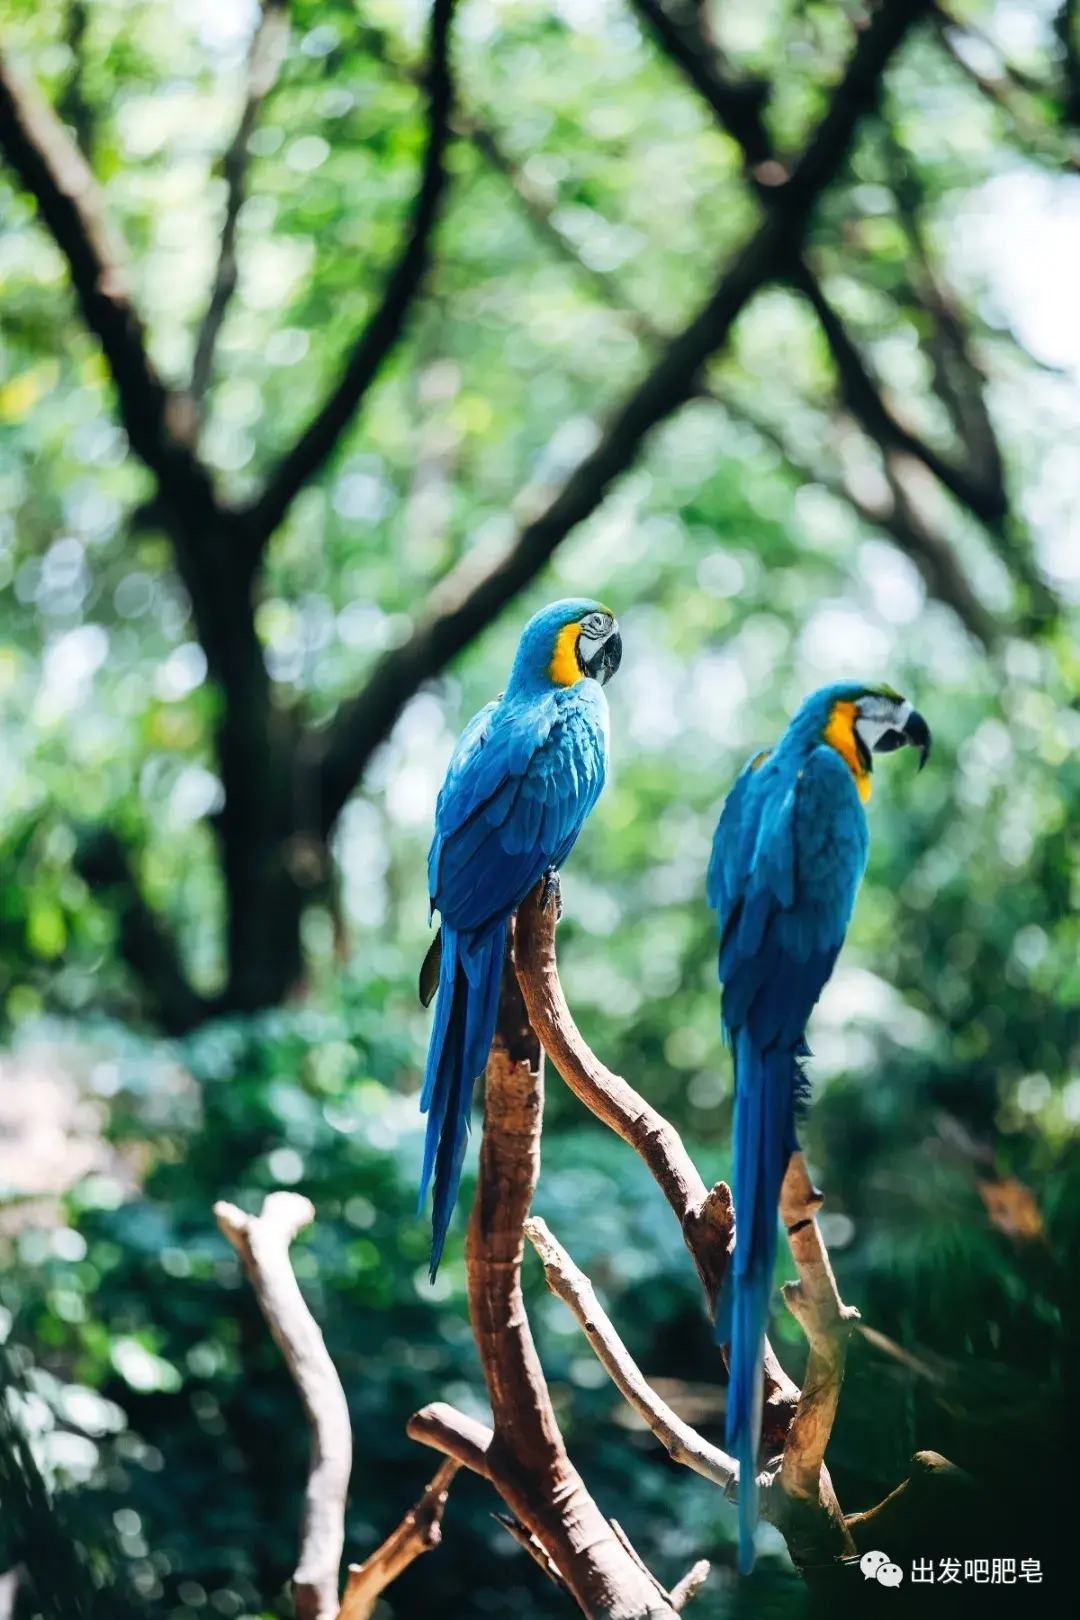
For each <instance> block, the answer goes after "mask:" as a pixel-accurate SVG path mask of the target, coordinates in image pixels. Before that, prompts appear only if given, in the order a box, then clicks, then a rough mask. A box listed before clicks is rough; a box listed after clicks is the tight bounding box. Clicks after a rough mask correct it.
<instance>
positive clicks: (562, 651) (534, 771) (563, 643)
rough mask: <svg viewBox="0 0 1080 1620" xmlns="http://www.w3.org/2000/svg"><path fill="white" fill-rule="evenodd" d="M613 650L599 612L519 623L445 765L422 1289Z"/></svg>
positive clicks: (601, 732)
mask: <svg viewBox="0 0 1080 1620" xmlns="http://www.w3.org/2000/svg"><path fill="white" fill-rule="evenodd" d="M621 659H622V638H621V637H620V635H619V627H618V625H617V623H616V622H615V619H614V617H613V615H612V614H611V613H609V612H608V610H607V608H605V607H601V606H600V604H599V603H598V602H590V601H587V600H582V599H580V598H579V599H576V600H571V601H565V602H554V603H552V605H551V606H550V607H546V608H543V609H542V610H541V611H540V612H539V613H537V614H536V615H535V617H533V618H532V619H530V620H529V622H528V624H527V625H526V626H525V629H524V631H523V632H522V636H521V641H520V642H519V643H518V650H517V655H516V657H515V659H514V667H513V669H512V670H511V672H510V683H509V685H508V686H507V688H506V691H505V692H504V693H503V695H502V696H501V697H500V698H499V699H498V700H497V701H496V702H494V703H489V704H488V705H487V707H486V708H483V709H481V710H480V713H479V714H478V715H476V716H475V718H474V719H472V720H471V721H470V722H469V724H468V725H467V726H466V727H465V730H464V731H463V732H462V734H461V738H460V740H459V742H458V745H457V747H456V749H455V750H454V755H453V758H452V759H451V761H450V765H449V768H448V770H447V773H446V780H445V782H444V783H443V786H442V791H441V792H440V794H439V801H438V805H437V806H436V810H435V837H434V839H433V841H432V845H431V853H430V854H429V856H428V893H429V895H430V896H431V909H432V911H433V912H435V911H438V913H439V915H440V917H441V919H442V925H441V927H440V929H439V932H438V934H436V936H435V941H434V943H433V945H432V947H431V949H430V950H429V952H428V954H427V957H426V959H425V962H424V966H423V968H422V969H421V973H420V999H421V1001H422V1002H423V1003H424V1005H425V1006H427V1005H428V1004H429V1003H430V1001H431V998H432V996H433V995H434V994H435V991H436V986H437V988H438V1000H437V1001H436V1004H435V1022H434V1025H433V1027H432V1031H431V1041H430V1044H429V1046H428V1057H427V1070H426V1072H425V1075H424V1090H423V1095H422V1097H421V1102H420V1106H421V1108H422V1109H423V1110H424V1112H425V1113H426V1114H427V1116H428V1123H427V1137H426V1141H425V1145H424V1169H423V1176H422V1179H421V1186H420V1206H421V1208H422V1207H423V1204H424V1199H425V1197H426V1195H427V1189H428V1185H429V1183H430V1181H431V1176H432V1172H433V1171H434V1175H435V1196H434V1208H433V1211H432V1242H431V1275H432V1278H434V1276H435V1272H436V1270H437V1269H438V1265H439V1261H440V1259H441V1258H442V1252H443V1245H444V1243H445V1241H446V1229H447V1226H448V1225H449V1222H450V1215H451V1213H452V1211H453V1208H454V1201H455V1199H456V1197H457V1189H458V1182H459V1181H460V1179H461V1164H462V1159H463V1158H464V1155H465V1142H466V1139H467V1137H468V1131H469V1112H470V1105H471V1103H472V1094H473V1086H474V1085H475V1083H476V1080H477V1078H478V1077H479V1076H480V1075H481V1074H482V1073H483V1070H484V1065H485V1064H486V1062H487V1056H488V1051H489V1049H490V1047H491V1041H492V1037H493V1035H494V1033H495V1019H496V1014H497V1012H498V1005H499V983H500V980H501V977H502V966H503V956H504V953H505V950H506V936H507V929H508V927H509V923H510V918H511V916H512V915H513V913H514V911H515V910H516V909H517V907H518V906H519V905H520V904H521V902H522V901H523V900H524V899H525V896H526V895H527V894H528V893H529V891H530V890H531V889H532V888H533V887H534V886H535V885H536V884H537V883H538V882H539V880H540V879H541V878H542V877H544V876H545V874H547V873H549V872H557V871H558V869H559V868H560V867H561V866H562V864H563V862H564V861H565V860H566V858H567V856H568V855H569V854H570V851H571V850H572V849H573V847H574V844H575V842H576V841H577V836H578V833H579V832H580V831H581V829H582V826H583V825H584V823H585V818H586V817H587V816H588V814H589V811H590V810H591V809H592V807H593V805H594V804H595V803H596V801H597V799H598V798H599V796H600V792H601V789H602V788H603V786H604V779H605V777H606V775H607V758H608V706H607V698H606V697H605V695H604V691H603V687H604V685H605V683H606V682H607V681H609V680H610V679H611V677H612V675H614V674H615V671H616V670H617V669H618V667H619V663H620V661H621Z"/></svg>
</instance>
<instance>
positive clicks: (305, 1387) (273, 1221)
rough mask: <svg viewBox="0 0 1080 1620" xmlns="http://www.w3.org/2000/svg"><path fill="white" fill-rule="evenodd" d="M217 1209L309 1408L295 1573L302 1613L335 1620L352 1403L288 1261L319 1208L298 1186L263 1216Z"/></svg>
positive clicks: (270, 1201)
mask: <svg viewBox="0 0 1080 1620" xmlns="http://www.w3.org/2000/svg"><path fill="white" fill-rule="evenodd" d="M214 1216H215V1218H216V1220H217V1223H218V1226H219V1227H220V1228H221V1230H222V1232H223V1233H224V1234H225V1236H226V1237H227V1238H228V1240H229V1242H230V1243H231V1244H232V1246H233V1248H234V1249H235V1250H236V1252H237V1254H238V1255H239V1256H240V1259H241V1261H242V1263H243V1266H244V1270H245V1272H246V1273H247V1276H248V1280H249V1281H250V1283H251V1286H252V1287H253V1288H254V1290H255V1295H256V1298H257V1299H258V1301H259V1308H260V1309H261V1311H262V1313H263V1316H264V1317H265V1318H266V1322H267V1326H268V1327H269V1329H270V1332H271V1333H272V1334H273V1336H274V1339H275V1342H276V1343H277V1345H278V1348H279V1349H280V1350H281V1353H282V1355H283V1356H284V1357H285V1362H286V1365H287V1366H288V1369H289V1371H290V1373H291V1374H292V1377H293V1380H294V1382H295V1384H296V1387H297V1390H298V1392H299V1394H300V1399H301V1401H302V1402H303V1405H304V1411H305V1413H306V1414H307V1420H308V1427H309V1430H310V1434H311V1460H310V1464H309V1469H308V1480H307V1489H306V1492H305V1496H304V1512H303V1521H302V1524H301V1531H300V1558H299V1562H298V1563H297V1566H296V1570H295V1573H294V1574H293V1601H294V1604H295V1608H296V1616H297V1620H336V1616H337V1613H338V1580H339V1576H340V1570H341V1554H342V1549H343V1547H344V1544H345V1497H346V1493H347V1491H348V1488H349V1473H350V1470H351V1468H352V1433H351V1429H350V1425H349V1408H348V1405H347V1404H346V1400H345V1392H344V1390H343V1389H342V1387H341V1381H340V1379H339V1378H338V1375H337V1372H336V1370H335V1368H334V1364H333V1362H332V1361H331V1360H330V1356H329V1354H328V1352H327V1349H326V1345H325V1343H324V1342H323V1336H322V1333H321V1332H320V1331H319V1326H318V1323H317V1322H316V1321H315V1318H314V1317H313V1316H312V1314H311V1312H310V1311H309V1310H308V1308H307V1305H306V1304H305V1303H304V1297H303V1295H302V1294H301V1292H300V1288H299V1285H298V1284H297V1281H296V1277H295V1275H294V1273H293V1269H292V1266H291V1265H290V1263H289V1245H290V1243H291V1242H292V1241H293V1239H294V1238H295V1237H296V1234H297V1233H298V1232H299V1231H300V1230H301V1229H302V1228H303V1227H305V1226H307V1224H308V1223H309V1222H310V1221H311V1220H313V1219H314V1216H315V1210H314V1208H313V1206H312V1204H311V1203H310V1201H309V1200H308V1199H306V1198H302V1197H301V1196H300V1195H299V1194H298V1193H289V1192H278V1193H271V1194H270V1195H269V1197H268V1198H267V1199H266V1201H265V1202H264V1204H263V1207H262V1213H261V1214H260V1215H246V1214H245V1213H244V1212H243V1210H240V1209H237V1208H236V1206H235V1205H233V1204H227V1203H218V1204H215V1205H214Z"/></svg>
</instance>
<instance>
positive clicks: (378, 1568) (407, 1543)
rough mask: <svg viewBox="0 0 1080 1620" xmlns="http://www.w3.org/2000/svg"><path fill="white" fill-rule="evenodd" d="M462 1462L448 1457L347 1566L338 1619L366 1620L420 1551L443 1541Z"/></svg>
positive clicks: (424, 1551) (423, 1551) (431, 1547)
mask: <svg viewBox="0 0 1080 1620" xmlns="http://www.w3.org/2000/svg"><path fill="white" fill-rule="evenodd" d="M460 1467H461V1464H460V1463H459V1462H458V1461H457V1459H456V1458H455V1457H448V1458H447V1460H446V1461H445V1462H444V1463H443V1464H442V1466H441V1468H440V1469H439V1471H438V1473H437V1474H436V1475H435V1477H434V1479H433V1480H432V1481H431V1483H430V1484H429V1485H428V1486H427V1488H426V1490H425V1491H424V1494H423V1496H421V1498H420V1500H419V1501H418V1502H417V1503H416V1505H415V1506H414V1507H411V1508H410V1509H409V1511H408V1513H406V1515H405V1517H404V1518H403V1519H402V1521H401V1523H400V1524H399V1525H398V1527H397V1529H396V1530H393V1531H391V1533H390V1534H389V1535H388V1536H387V1538H386V1540H385V1541H384V1542H383V1544H382V1546H381V1547H378V1548H377V1549H376V1550H375V1552H373V1553H372V1554H371V1557H370V1558H367V1559H365V1560H364V1562H363V1563H362V1564H350V1565H349V1578H348V1580H347V1581H346V1583H345V1595H344V1597H343V1598H342V1600H341V1608H340V1610H339V1612H338V1617H337V1620H369V1617H370V1616H371V1615H372V1614H373V1613H374V1612H375V1605H376V1603H378V1601H379V1597H380V1596H381V1594H382V1593H383V1592H385V1590H386V1588H387V1587H388V1586H389V1585H390V1584H391V1582H393V1581H396V1580H397V1578H398V1576H399V1575H400V1574H401V1573H402V1571H403V1570H406V1569H408V1567H409V1565H410V1564H412V1563H414V1562H415V1561H416V1559H417V1558H419V1557H420V1554H421V1553H426V1552H431V1551H432V1549H433V1548H435V1547H438V1546H439V1545H440V1543H441V1541H442V1516H443V1513H444V1511H445V1509H446V1499H447V1497H448V1495H449V1493H450V1486H451V1483H452V1482H453V1478H454V1475H455V1474H456V1473H457V1471H458V1469H459V1468H460Z"/></svg>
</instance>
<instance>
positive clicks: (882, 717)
mask: <svg viewBox="0 0 1080 1620" xmlns="http://www.w3.org/2000/svg"><path fill="white" fill-rule="evenodd" d="M911 712H912V708H911V704H910V703H909V702H908V701H907V699H906V698H902V697H900V696H899V695H898V694H886V693H881V692H868V693H867V695H866V696H865V697H861V698H860V699H859V701H858V702H857V703H856V705H855V730H856V731H857V732H858V734H859V741H860V742H861V743H862V745H863V747H864V748H865V749H866V751H867V753H868V754H890V753H892V752H893V751H894V750H895V749H897V748H903V746H904V744H905V743H906V742H907V741H908V738H907V734H906V732H905V729H904V728H905V727H906V725H907V723H908V721H909V720H910V718H911Z"/></svg>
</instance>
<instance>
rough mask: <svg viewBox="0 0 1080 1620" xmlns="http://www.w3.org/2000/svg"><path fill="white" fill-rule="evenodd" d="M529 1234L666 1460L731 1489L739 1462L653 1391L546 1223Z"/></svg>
mask: <svg viewBox="0 0 1080 1620" xmlns="http://www.w3.org/2000/svg"><path fill="white" fill-rule="evenodd" d="M525 1236H526V1237H527V1238H528V1240H529V1242H530V1243H531V1244H532V1246H533V1248H534V1249H535V1250H536V1252H537V1254H538V1255H539V1257H540V1261H541V1264H542V1265H543V1267H544V1276H545V1278H546V1280H547V1285H548V1287H549V1288H550V1289H551V1292H552V1293H553V1294H555V1295H557V1296H558V1298H559V1299H561V1300H562V1301H563V1303H564V1304H565V1305H567V1306H569V1308H570V1310H571V1311H572V1312H573V1315H574V1317H575V1319H576V1321H577V1322H578V1323H579V1325H580V1327H581V1329H582V1331H583V1332H584V1334H585V1337H586V1338H587V1339H588V1341H589V1344H590V1345H591V1347H592V1350H593V1353H594V1354H595V1356H596V1359H597V1360H598V1361H599V1363H600V1365H601V1366H602V1367H603V1369H604V1371H605V1372H606V1373H607V1374H608V1376H609V1378H610V1379H611V1381H612V1383H613V1384H614V1385H615V1388H616V1389H617V1390H618V1391H619V1393H620V1395H622V1396H623V1398H624V1400H626V1401H627V1402H629V1404H630V1405H631V1406H632V1407H633V1409H634V1411H635V1412H637V1413H638V1415H639V1416H640V1417H642V1418H644V1420H645V1422H646V1423H647V1424H648V1426H649V1428H650V1429H651V1430H652V1432H653V1434H655V1436H656V1438H657V1439H658V1440H659V1441H660V1444H661V1445H662V1446H663V1447H664V1449H665V1451H666V1452H667V1454H668V1456H669V1457H671V1458H672V1459H673V1460H674V1461H675V1462H678V1463H682V1464H683V1466H684V1467H685V1468H692V1469H693V1471H694V1472H695V1473H696V1474H701V1475H702V1477H703V1478H704V1479H708V1480H711V1481H712V1483H713V1484H714V1485H719V1487H720V1489H721V1490H724V1491H726V1490H728V1488H729V1487H730V1486H731V1485H732V1483H733V1482H734V1481H735V1480H736V1479H737V1478H738V1473H739V1465H738V1463H737V1462H736V1461H735V1459H734V1458H733V1457H729V1456H728V1455H727V1453H726V1452H724V1451H721V1450H720V1449H719V1447H717V1446H713V1445H710V1443H709V1442H708V1440H706V1439H704V1438H703V1436H702V1435H700V1434H698V1432H697V1430H696V1429H692V1428H691V1427H690V1425H689V1423H684V1422H683V1420H682V1418H680V1417H679V1416H678V1414H677V1413H675V1412H673V1411H672V1409H671V1407H670V1406H668V1405H667V1403H666V1402H665V1401H662V1400H661V1399H660V1396H659V1395H658V1394H657V1393H656V1391H655V1390H654V1389H652V1388H651V1387H650V1385H649V1383H648V1380H647V1379H646V1378H645V1376H644V1374H643V1373H642V1372H641V1369H640V1368H639V1367H638V1365H637V1363H636V1362H635V1361H634V1359H633V1357H632V1356H631V1354H630V1352H629V1351H628V1350H627V1348H626V1346H625V1345H624V1344H623V1342H622V1340H621V1339H620V1337H619V1335H618V1333H617V1331H616V1329H615V1327H614V1325H613V1324H612V1322H611V1319H610V1317H609V1316H608V1315H607V1313H606V1311H605V1310H604V1309H603V1307H602V1306H601V1304H600V1302H599V1300H598V1299H597V1297H596V1290H595V1289H594V1288H593V1285H592V1283H591V1281H590V1280H589V1278H588V1277H587V1276H586V1275H585V1273H584V1272H583V1271H582V1270H581V1268H580V1267H579V1266H577V1265H576V1264H575V1263H574V1261H573V1260H572V1259H571V1258H570V1256H569V1254H567V1252H566V1250H565V1249H564V1248H563V1246H562V1244H561V1243H559V1242H558V1241H557V1239H556V1238H555V1236H554V1235H553V1233H552V1232H551V1230H550V1229H549V1227H548V1225H547V1223H546V1222H545V1221H542V1220H541V1219H540V1218H539V1217H538V1216H533V1217H532V1218H531V1219H530V1220H527V1221H526V1222H525Z"/></svg>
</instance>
